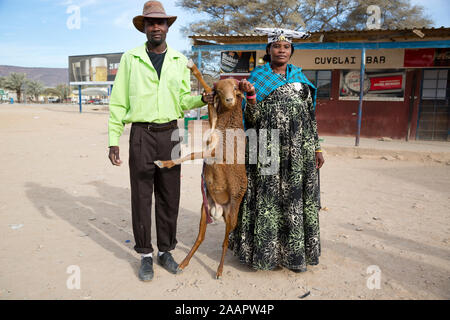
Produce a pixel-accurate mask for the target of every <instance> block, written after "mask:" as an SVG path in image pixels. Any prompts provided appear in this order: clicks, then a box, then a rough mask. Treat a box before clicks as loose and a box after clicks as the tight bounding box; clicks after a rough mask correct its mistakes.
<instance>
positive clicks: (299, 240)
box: [230, 34, 324, 272]
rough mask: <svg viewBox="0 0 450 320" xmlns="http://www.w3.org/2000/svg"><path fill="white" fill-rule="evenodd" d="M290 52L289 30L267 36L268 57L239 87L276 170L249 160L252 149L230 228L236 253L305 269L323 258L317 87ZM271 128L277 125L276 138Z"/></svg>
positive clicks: (251, 261) (268, 264)
mask: <svg viewBox="0 0 450 320" xmlns="http://www.w3.org/2000/svg"><path fill="white" fill-rule="evenodd" d="M293 51H294V49H293V46H292V42H291V39H289V38H287V37H286V36H285V35H283V34H281V35H280V34H278V35H277V36H273V37H269V44H268V45H267V48H266V52H267V55H266V56H265V57H264V59H265V60H266V61H267V62H268V63H266V64H265V65H263V66H261V67H258V68H256V69H255V70H254V71H253V72H252V74H251V75H250V77H249V79H248V81H245V80H243V81H241V86H240V87H241V89H242V90H243V91H245V92H246V93H247V104H246V106H245V115H244V119H245V125H246V129H247V130H249V129H256V131H257V132H258V136H260V133H261V130H262V129H267V136H268V140H267V141H269V145H268V149H269V150H270V151H269V153H270V152H276V151H274V150H278V152H279V155H278V157H275V158H278V164H277V168H278V170H277V171H275V172H274V173H273V174H267V173H262V169H264V168H266V169H267V166H268V165H267V164H264V163H262V162H261V159H259V160H258V163H257V164H249V162H248V158H249V157H248V156H249V154H248V148H247V175H248V189H247V192H246V195H245V197H244V199H243V201H242V203H241V207H240V211H239V220H238V224H237V226H236V228H235V230H234V231H233V233H232V234H231V235H230V248H231V249H232V250H233V251H234V253H235V255H237V256H238V257H239V259H240V261H241V262H242V263H245V264H247V265H249V266H251V267H252V268H254V269H257V270H272V269H275V268H277V267H279V266H283V267H285V268H288V269H290V270H292V271H294V272H302V271H306V265H308V264H309V265H316V264H318V263H319V256H320V234H319V214H318V213H319V204H318V198H319V190H318V177H317V169H319V168H320V167H322V165H323V163H324V159H323V156H322V153H321V150H320V145H319V139H318V135H317V125H316V120H315V111H314V109H315V97H316V96H315V92H316V89H315V87H314V85H313V84H312V83H311V82H309V81H308V79H306V77H305V76H304V75H303V73H302V72H301V69H300V68H297V67H295V66H293V65H291V64H288V62H289V59H290V57H291V56H292V54H293ZM252 83H254V86H253V85H252ZM271 129H278V130H277V132H278V138H277V135H276V134H275V133H274V132H275V131H273V130H272V131H271ZM277 140H278V141H277ZM275 143H278V145H279V148H278V149H276V148H275ZM247 145H248V146H249V145H250V143H249V144H247ZM261 147H263V146H261V144H260V145H258V148H261ZM250 149H252V147H251V146H250ZM253 151H254V150H253ZM270 158H272V159H273V158H274V155H271V156H270ZM269 166H270V164H269Z"/></svg>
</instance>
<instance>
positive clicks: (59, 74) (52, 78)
mask: <svg viewBox="0 0 450 320" xmlns="http://www.w3.org/2000/svg"><path fill="white" fill-rule="evenodd" d="M11 72H17V73H26V74H27V78H28V79H32V80H38V81H41V82H42V83H43V84H44V86H45V87H56V86H57V85H58V84H60V83H68V81H69V73H68V70H67V68H28V67H16V66H1V65H0V77H6V76H8V75H9V74H10V73H11Z"/></svg>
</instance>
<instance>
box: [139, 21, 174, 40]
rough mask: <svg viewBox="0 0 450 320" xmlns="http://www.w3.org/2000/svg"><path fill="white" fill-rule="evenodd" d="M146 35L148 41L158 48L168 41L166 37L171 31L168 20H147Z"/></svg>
mask: <svg viewBox="0 0 450 320" xmlns="http://www.w3.org/2000/svg"><path fill="white" fill-rule="evenodd" d="M144 21H145V25H144V27H145V34H146V35H147V40H148V42H149V43H151V44H152V45H155V46H158V45H160V44H161V43H164V42H165V41H166V35H167V32H168V31H169V26H168V24H167V19H161V18H145V20H144Z"/></svg>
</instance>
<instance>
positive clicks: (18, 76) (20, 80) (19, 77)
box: [4, 72, 27, 102]
mask: <svg viewBox="0 0 450 320" xmlns="http://www.w3.org/2000/svg"><path fill="white" fill-rule="evenodd" d="M26 83H27V75H26V74H25V73H15V72H11V73H10V74H9V76H8V77H6V79H5V81H4V86H5V89H8V90H13V91H15V92H16V95H17V101H18V102H20V101H21V97H22V91H23V89H24V86H25V84H26Z"/></svg>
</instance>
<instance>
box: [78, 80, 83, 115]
mask: <svg viewBox="0 0 450 320" xmlns="http://www.w3.org/2000/svg"><path fill="white" fill-rule="evenodd" d="M78 104H79V105H80V113H81V112H82V106H81V84H79V85H78Z"/></svg>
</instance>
